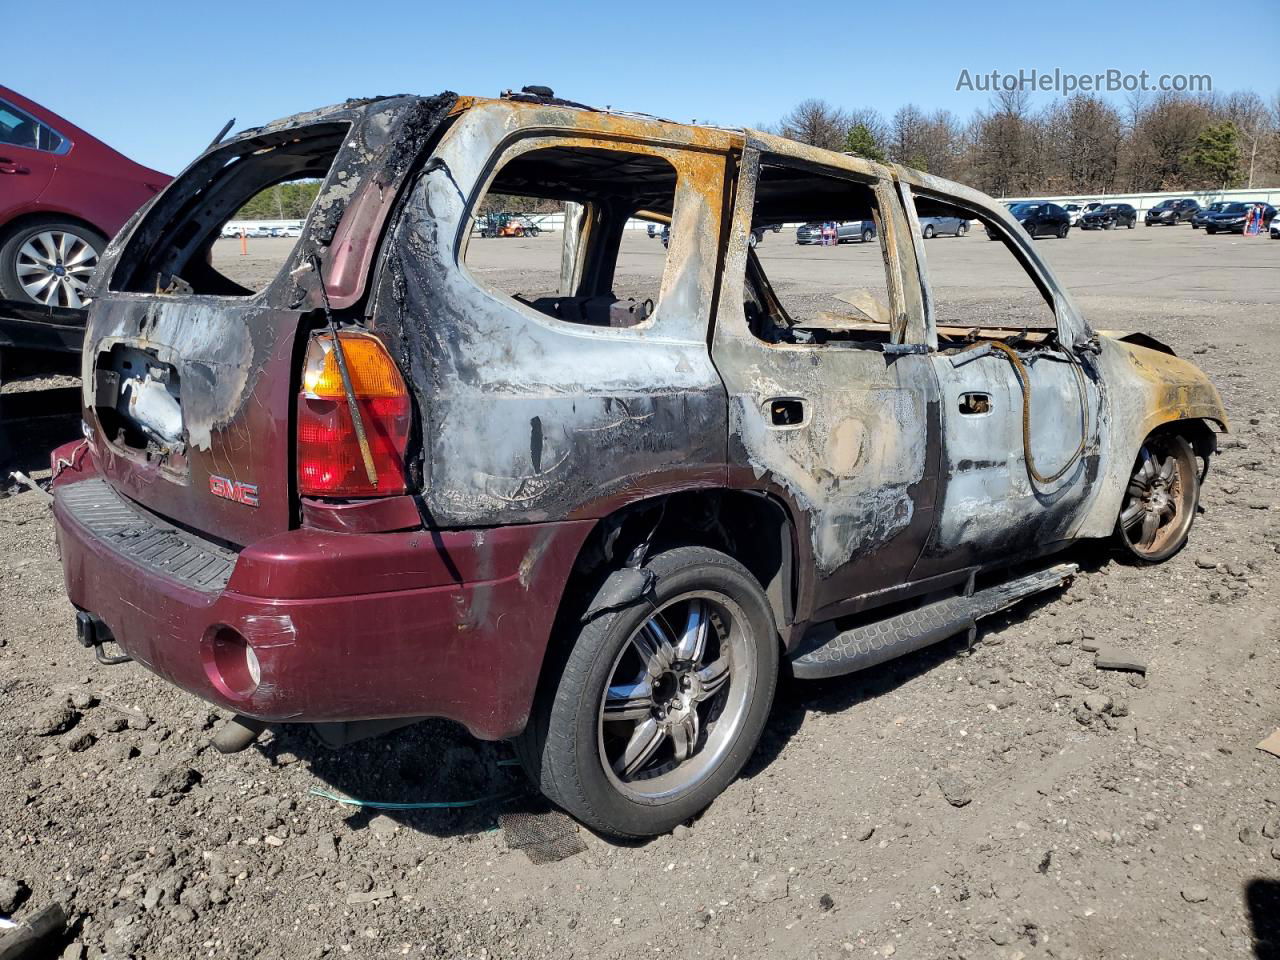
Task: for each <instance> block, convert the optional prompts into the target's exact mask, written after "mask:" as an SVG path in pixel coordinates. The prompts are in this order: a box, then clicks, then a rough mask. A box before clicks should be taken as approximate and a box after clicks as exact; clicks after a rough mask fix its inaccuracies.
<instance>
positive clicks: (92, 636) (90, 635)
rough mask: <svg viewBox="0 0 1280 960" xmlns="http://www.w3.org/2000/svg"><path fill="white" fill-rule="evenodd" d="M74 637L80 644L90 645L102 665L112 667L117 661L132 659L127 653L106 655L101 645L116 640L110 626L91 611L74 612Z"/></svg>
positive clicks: (125, 661)
mask: <svg viewBox="0 0 1280 960" xmlns="http://www.w3.org/2000/svg"><path fill="white" fill-rule="evenodd" d="M76 639H77V640H79V641H80V646H82V647H86V648H87V647H92V648H93V655H94V656H95V657H97V658H98V662H99V663H101V664H102V665H104V666H107V667H114V666H115V665H116V664H118V663H128V662H129V661H130V660H132V659H133V657H131V656H129V655H128V654H127V653H119V654H116V655H115V656H108V655H107V653H106V651H105V650H103V649H102V645H103V644H104V643H115V642H116V638H115V637H114V636H113V635H112V633H111V628H110V627H108V626H107V625H106V624H105V623H104V622H103V621H102V618H101V617H96V616H94V615H93V614H92V613H85V612H84V611H83V610H81V611H79V612H77V613H76Z"/></svg>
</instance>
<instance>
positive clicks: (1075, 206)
mask: <svg viewBox="0 0 1280 960" xmlns="http://www.w3.org/2000/svg"><path fill="white" fill-rule="evenodd" d="M1062 209H1063V210H1065V211H1067V216H1068V217H1069V218H1070V219H1071V225H1072V226H1073V227H1074V226H1076V225H1077V224H1078V223H1079V222H1080V218H1081V217H1082V216H1084V204H1081V203H1064V204H1063V205H1062Z"/></svg>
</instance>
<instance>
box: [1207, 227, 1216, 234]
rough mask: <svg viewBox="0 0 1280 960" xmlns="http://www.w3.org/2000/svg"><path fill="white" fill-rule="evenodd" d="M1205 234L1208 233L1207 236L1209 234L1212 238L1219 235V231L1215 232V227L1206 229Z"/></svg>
mask: <svg viewBox="0 0 1280 960" xmlns="http://www.w3.org/2000/svg"><path fill="white" fill-rule="evenodd" d="M1204 232H1205V233H1207V234H1209V235H1210V236H1212V235H1213V234H1215V233H1217V232H1218V231H1217V230H1215V229H1213V227H1205V228H1204Z"/></svg>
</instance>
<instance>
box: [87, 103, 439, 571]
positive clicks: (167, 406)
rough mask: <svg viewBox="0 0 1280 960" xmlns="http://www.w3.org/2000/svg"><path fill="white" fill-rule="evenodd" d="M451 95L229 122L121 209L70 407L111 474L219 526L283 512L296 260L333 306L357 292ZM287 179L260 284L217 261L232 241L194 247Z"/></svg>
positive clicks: (307, 312)
mask: <svg viewBox="0 0 1280 960" xmlns="http://www.w3.org/2000/svg"><path fill="white" fill-rule="evenodd" d="M455 99H456V98H454V97H453V95H452V94H447V95H441V96H440V97H433V98H429V99H424V98H418V97H396V98H385V99H380V100H374V101H359V102H355V101H349V102H348V103H347V104H344V105H342V106H341V107H336V108H331V109H329V110H323V111H315V112H313V113H311V114H306V115H300V116H299V117H294V118H289V119H288V120H284V121H280V122H278V123H275V124H271V125H270V126H267V127H261V128H257V129H255V130H252V131H247V132H246V133H244V134H240V135H238V136H237V137H235V138H233V139H232V140H231V141H230V142H228V143H226V144H223V145H220V146H218V147H216V148H211V149H210V150H209V151H207V152H206V153H205V155H204V156H202V157H201V158H200V159H199V160H197V161H196V162H195V163H193V164H192V165H191V166H190V167H189V168H188V169H187V170H186V171H185V172H184V173H183V174H182V175H181V176H179V177H178V178H177V179H176V180H174V181H173V183H172V184H170V186H169V187H168V188H167V189H166V190H165V191H164V193H163V194H161V196H160V197H158V198H157V200H156V201H155V202H154V203H153V204H151V205H150V206H149V207H147V208H145V209H144V211H143V212H142V213H141V214H140V215H139V216H137V217H135V218H134V220H133V221H132V222H131V223H130V224H129V225H127V226H126V227H125V229H124V230H123V231H122V232H121V234H120V236H119V237H117V238H116V240H115V241H113V242H112V244H111V245H110V247H109V248H108V250H107V252H106V254H105V255H104V258H103V262H102V266H101V272H100V274H99V278H98V280H97V284H98V288H97V289H96V290H95V291H94V294H95V297H96V299H95V300H94V301H93V303H92V304H91V306H90V308H89V318H88V324H87V329H86V336H85V350H84V357H83V383H84V388H83V389H84V406H85V422H86V424H87V425H88V427H89V432H90V443H91V445H92V448H93V450H94V453H95V455H96V457H97V459H98V461H99V463H100V465H101V468H102V474H103V476H104V477H105V478H106V480H107V481H108V482H109V483H110V484H111V485H112V486H114V487H115V488H116V489H117V490H118V491H119V492H121V493H123V494H124V495H126V496H127V497H129V498H130V499H131V500H133V501H135V502H137V503H138V504H140V505H142V506H143V507H145V508H147V509H148V510H151V511H152V512H154V513H156V514H159V515H161V516H162V517H164V518H167V519H169V520H171V521H173V522H174V523H176V524H178V525H180V526H182V527H186V528H188V529H192V530H195V531H199V532H202V533H205V534H207V535H208V536H210V537H212V538H215V539H218V540H222V541H225V542H228V543H231V544H237V545H245V544H248V543H251V542H253V541H255V540H258V539H261V538H262V537H265V536H270V535H272V534H274V533H278V532H280V531H282V530H285V529H288V528H289V527H290V526H292V525H294V524H295V521H296V517H297V514H298V510H297V501H296V479H295V476H294V449H293V448H294V438H293V427H292V423H293V417H294V399H295V395H296V391H297V388H298V368H299V363H300V356H301V350H302V348H303V346H304V344H303V343H302V342H301V341H302V340H303V339H304V337H305V335H306V333H307V331H308V330H309V329H310V328H311V327H312V326H314V325H315V324H316V323H317V322H318V321H319V319H320V317H321V316H322V314H321V312H320V311H319V309H318V308H319V307H320V306H321V298H320V296H319V284H318V282H317V276H316V271H315V270H314V269H312V266H313V264H316V263H318V264H319V265H320V269H321V271H322V273H323V276H324V277H325V282H326V287H327V289H328V292H329V295H330V299H331V301H332V304H333V306H334V308H335V310H337V311H339V312H341V311H342V310H343V309H345V308H349V307H352V306H354V305H355V304H356V303H357V302H358V301H359V300H360V298H361V297H362V295H363V293H364V284H365V279H366V275H367V273H368V268H369V264H370V262H371V260H372V257H373V254H374V250H375V248H376V245H377V242H378V239H379V237H380V235H381V230H382V226H383V225H384V223H385V220H386V217H387V214H388V212H389V211H390V208H391V206H392V205H393V203H394V202H395V198H396V195H397V193H398V190H399V187H400V186H401V184H402V182H403V180H404V178H405V177H406V176H407V175H408V173H409V171H410V170H412V169H413V167H414V163H415V161H416V160H417V159H418V158H419V157H420V156H421V155H422V153H423V149H424V148H425V147H426V146H427V145H428V144H429V142H430V140H431V138H432V136H433V135H434V134H435V133H436V131H437V129H438V128H439V126H440V124H441V122H442V121H443V119H444V118H445V117H446V116H447V114H448V111H449V108H450V107H451V106H452V104H453V102H454V100H455ZM305 179H315V180H319V181H320V185H319V191H318V195H317V197H316V200H315V203H314V205H313V206H312V208H311V211H310V214H309V216H308V219H307V221H306V225H305V226H304V228H303V230H302V236H301V238H299V239H298V241H297V243H296V245H294V246H293V248H292V250H291V251H290V252H289V253H288V254H287V256H285V257H284V258H283V262H282V263H280V264H278V265H276V266H273V268H272V269H271V271H270V272H269V274H268V276H269V279H267V281H266V283H265V285H264V286H262V287H261V289H259V290H258V291H257V292H254V291H252V290H250V289H247V288H244V287H241V286H239V285H238V284H236V283H234V282H232V281H231V280H229V279H228V278H227V277H226V276H224V275H223V274H222V273H220V272H219V271H218V269H217V265H218V264H219V263H224V264H225V263H226V257H227V245H228V244H231V245H234V244H235V243H236V241H232V240H224V241H222V243H223V246H222V247H220V248H219V251H218V253H217V254H215V253H213V252H212V250H213V248H212V244H213V243H214V241H215V240H217V238H218V237H219V234H220V232H221V227H222V224H223V223H225V222H226V221H227V220H228V219H230V218H231V217H232V216H233V215H234V214H235V213H236V211H237V210H238V209H239V208H240V207H241V205H242V204H243V203H244V202H245V201H246V200H248V199H249V198H250V197H251V196H253V195H255V194H257V193H258V192H260V191H261V190H262V189H264V188H269V187H272V186H273V185H274V184H276V183H280V182H283V181H292V180H305ZM260 242H262V243H275V244H281V245H282V246H283V245H284V244H285V243H286V241H281V240H273V241H260ZM232 249H233V250H234V247H233V248H232ZM219 257H222V260H219V259H218V258H219ZM224 269H225V267H224ZM228 272H231V271H230V270H228ZM158 291H163V292H158Z"/></svg>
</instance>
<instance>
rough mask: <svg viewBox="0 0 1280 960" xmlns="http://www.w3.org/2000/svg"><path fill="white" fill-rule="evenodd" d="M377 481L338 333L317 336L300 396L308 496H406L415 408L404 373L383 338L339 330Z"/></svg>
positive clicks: (301, 466)
mask: <svg viewBox="0 0 1280 960" xmlns="http://www.w3.org/2000/svg"><path fill="white" fill-rule="evenodd" d="M338 336H339V338H340V339H341V341H342V353H343V356H344V357H345V358H346V361H347V371H348V373H350V375H351V386H352V388H353V391H354V393H355V396H356V405H357V406H358V407H359V408H360V415H361V418H362V419H363V421H364V430H365V435H366V436H367V438H368V440H369V450H370V453H372V454H373V464H374V468H375V473H376V474H377V483H376V484H373V483H370V482H369V475H368V473H367V472H366V470H365V463H364V457H363V455H362V454H361V452H360V441H359V439H358V437H357V435H356V429H355V426H354V425H353V424H352V422H351V408H350V406H349V405H348V403H347V395H346V393H345V391H344V390H343V388H342V377H341V374H340V372H339V370H338V364H337V358H336V357H335V356H334V353H333V337H332V336H330V335H329V334H323V335H320V336H316V337H312V338H311V343H310V344H309V345H308V346H307V357H306V361H305V363H304V364H303V371H302V392H301V393H299V394H298V490H299V492H300V493H301V494H302V495H303V496H305V497H385V496H391V495H393V494H400V493H404V492H405V490H406V486H405V475H404V451H405V445H406V444H407V443H408V440H409V417H410V412H411V405H410V402H409V391H408V390H407V389H406V388H405V385H404V378H403V377H401V376H400V371H399V370H398V369H396V365H395V361H393V360H392V359H391V356H390V354H388V353H387V350H386V348H385V347H384V346H383V345H382V341H380V340H378V338H377V337H374V336H371V335H370V334H367V333H340V334H338Z"/></svg>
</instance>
